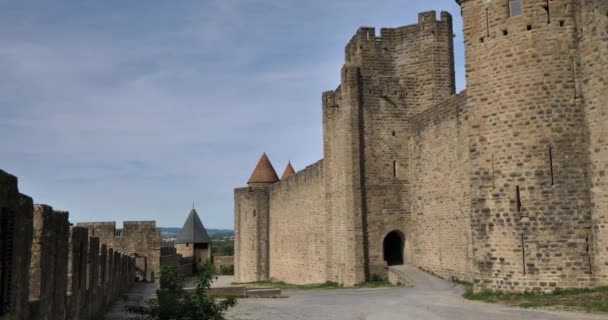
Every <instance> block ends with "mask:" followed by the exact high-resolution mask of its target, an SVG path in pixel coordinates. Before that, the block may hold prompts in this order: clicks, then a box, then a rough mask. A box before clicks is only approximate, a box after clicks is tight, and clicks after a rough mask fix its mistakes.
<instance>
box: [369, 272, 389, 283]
mask: <svg viewBox="0 0 608 320" xmlns="http://www.w3.org/2000/svg"><path fill="white" fill-rule="evenodd" d="M369 281H371V282H384V281H385V279H384V277H382V276H381V275H379V274H375V273H372V275H371V276H370V277H369Z"/></svg>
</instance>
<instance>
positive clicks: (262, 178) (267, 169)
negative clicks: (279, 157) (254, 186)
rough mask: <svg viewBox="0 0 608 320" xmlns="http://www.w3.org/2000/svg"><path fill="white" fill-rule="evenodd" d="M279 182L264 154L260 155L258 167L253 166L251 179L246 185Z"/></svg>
mask: <svg viewBox="0 0 608 320" xmlns="http://www.w3.org/2000/svg"><path fill="white" fill-rule="evenodd" d="M277 181H279V177H278V176H277V173H276V171H274V168H273V167H272V163H270V160H268V156H266V153H264V154H262V157H261V158H260V161H258V165H257V166H255V169H254V170H253V173H252V174H251V177H250V178H249V181H247V183H274V182H277Z"/></svg>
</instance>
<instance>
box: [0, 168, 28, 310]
mask: <svg viewBox="0 0 608 320" xmlns="http://www.w3.org/2000/svg"><path fill="white" fill-rule="evenodd" d="M32 212H33V202H32V199H31V198H29V197H27V196H25V195H22V194H20V193H19V189H18V187H17V177H15V176H12V175H10V174H8V173H6V172H4V171H2V170H0V267H1V268H2V272H1V276H0V319H2V320H4V319H8V318H9V316H10V319H11V320H25V319H27V308H28V306H27V302H28V296H29V286H28V284H29V278H30V277H29V266H30V259H31V245H32V233H33V221H32V219H33V218H32V216H33V214H32Z"/></svg>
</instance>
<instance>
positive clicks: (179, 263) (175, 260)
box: [160, 254, 193, 276]
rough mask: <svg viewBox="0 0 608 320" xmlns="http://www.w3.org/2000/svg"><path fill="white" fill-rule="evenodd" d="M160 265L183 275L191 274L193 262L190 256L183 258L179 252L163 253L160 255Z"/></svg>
mask: <svg viewBox="0 0 608 320" xmlns="http://www.w3.org/2000/svg"><path fill="white" fill-rule="evenodd" d="M160 266H161V267H170V268H172V269H173V270H176V271H178V272H179V273H180V274H182V275H184V276H191V275H192V270H193V263H192V259H191V258H184V257H182V255H181V254H172V255H165V256H161V257H160Z"/></svg>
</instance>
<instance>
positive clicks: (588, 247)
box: [585, 234, 593, 274]
mask: <svg viewBox="0 0 608 320" xmlns="http://www.w3.org/2000/svg"><path fill="white" fill-rule="evenodd" d="M585 243H586V244H587V246H586V247H585V252H587V260H588V262H589V274H593V264H592V263H591V252H589V251H590V250H589V249H590V247H591V246H590V244H589V234H587V237H586V238H585Z"/></svg>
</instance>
